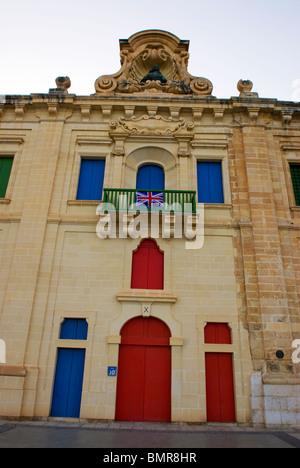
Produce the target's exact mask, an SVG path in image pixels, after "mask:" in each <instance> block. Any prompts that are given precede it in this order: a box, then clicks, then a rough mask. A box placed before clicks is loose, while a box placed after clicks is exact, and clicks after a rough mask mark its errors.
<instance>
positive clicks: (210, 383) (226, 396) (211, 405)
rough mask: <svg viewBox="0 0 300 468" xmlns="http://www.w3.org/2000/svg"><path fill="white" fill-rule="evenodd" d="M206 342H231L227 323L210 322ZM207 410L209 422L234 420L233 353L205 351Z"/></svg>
mask: <svg viewBox="0 0 300 468" xmlns="http://www.w3.org/2000/svg"><path fill="white" fill-rule="evenodd" d="M204 338H205V343H215V344H231V333H230V328H229V327H228V325H227V324H226V323H208V324H207V325H206V327H205V329H204ZM205 375H206V412H207V421H208V422H234V421H235V406H234V385H233V368H232V354H230V353H205Z"/></svg>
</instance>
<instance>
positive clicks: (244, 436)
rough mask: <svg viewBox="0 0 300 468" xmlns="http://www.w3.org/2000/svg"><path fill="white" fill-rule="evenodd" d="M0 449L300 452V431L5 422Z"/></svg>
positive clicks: (1, 426) (1, 422) (0, 430)
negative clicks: (212, 449) (299, 450)
mask: <svg viewBox="0 0 300 468" xmlns="http://www.w3.org/2000/svg"><path fill="white" fill-rule="evenodd" d="M0 448H102V449H108V448H115V449H120V448H124V449H137V448H144V449H149V448H150V449H158V448H159V449H177V450H180V449H189V448H190V449H193V448H194V449H195V448H300V428H299V429H298V428H297V429H294V430H290V429H289V430H283V429H276V430H275V429H274V430H269V429H261V428H259V429H258V428H253V427H250V426H238V425H235V424H228V425H226V424H225V425H218V424H211V425H210V424H203V425H193V424H156V423H139V422H135V423H127V422H111V423H99V422H98V423H92V422H80V421H72V422H65V421H7V420H0Z"/></svg>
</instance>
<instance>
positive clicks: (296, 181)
mask: <svg viewBox="0 0 300 468" xmlns="http://www.w3.org/2000/svg"><path fill="white" fill-rule="evenodd" d="M290 168H291V176H292V182H293V187H294V195H295V201H296V205H297V206H300V164H291V165H290Z"/></svg>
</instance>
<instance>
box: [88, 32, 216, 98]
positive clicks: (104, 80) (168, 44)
mask: <svg viewBox="0 0 300 468" xmlns="http://www.w3.org/2000/svg"><path fill="white" fill-rule="evenodd" d="M188 48H189V41H182V40H180V39H179V38H178V37H176V36H174V35H173V34H170V33H168V32H166V31H158V30H150V31H142V32H140V33H137V34H134V35H133V36H131V37H130V38H129V39H128V40H121V41H120V50H121V52H120V56H121V65H122V66H121V69H120V70H119V71H118V72H117V73H115V74H113V75H103V76H100V77H99V78H98V79H97V80H96V82H95V90H96V94H128V93H131V94H135V93H171V94H181V95H191V94H197V95H200V96H210V95H211V93H212V89H213V86H212V83H211V82H210V81H209V80H208V79H206V78H197V77H195V76H192V75H190V74H189V72H188V70H187V67H188V60H189V53H188ZM153 69H154V70H157V69H159V76H157V75H155V74H153V73H152V74H151V73H150V72H151V71H153ZM156 76H157V78H158V79H156ZM160 76H161V77H163V79H162V78H160ZM148 77H149V79H147V78H148ZM152 77H153V78H152Z"/></svg>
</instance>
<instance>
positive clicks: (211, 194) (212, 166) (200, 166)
mask: <svg viewBox="0 0 300 468" xmlns="http://www.w3.org/2000/svg"><path fill="white" fill-rule="evenodd" d="M197 180H198V202H199V203H224V195H223V182H222V165H221V162H215V161H198V162H197Z"/></svg>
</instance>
